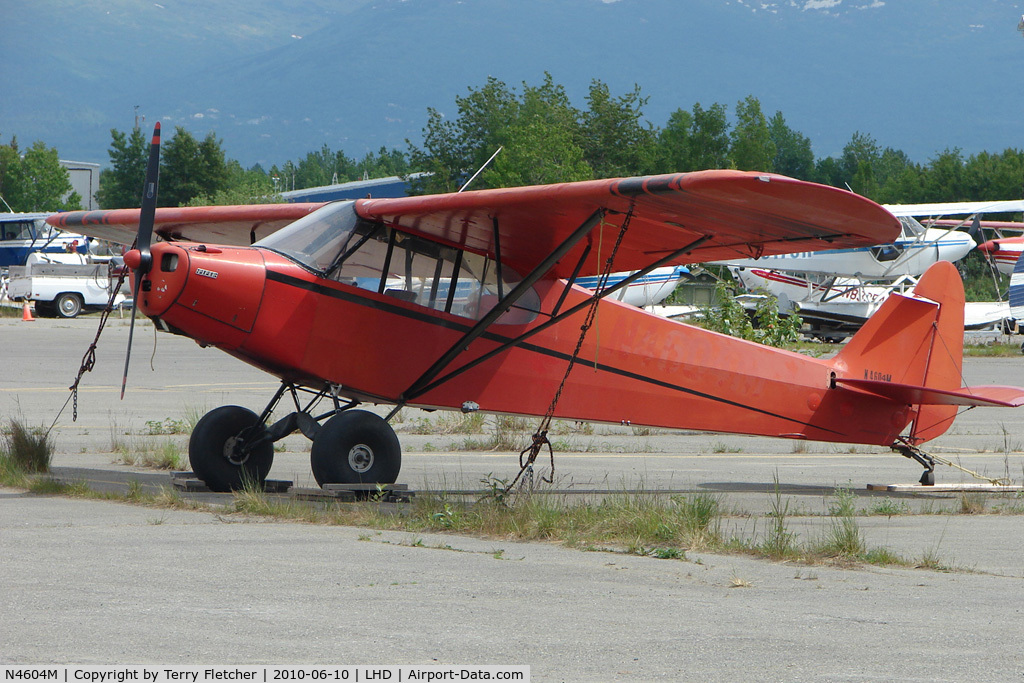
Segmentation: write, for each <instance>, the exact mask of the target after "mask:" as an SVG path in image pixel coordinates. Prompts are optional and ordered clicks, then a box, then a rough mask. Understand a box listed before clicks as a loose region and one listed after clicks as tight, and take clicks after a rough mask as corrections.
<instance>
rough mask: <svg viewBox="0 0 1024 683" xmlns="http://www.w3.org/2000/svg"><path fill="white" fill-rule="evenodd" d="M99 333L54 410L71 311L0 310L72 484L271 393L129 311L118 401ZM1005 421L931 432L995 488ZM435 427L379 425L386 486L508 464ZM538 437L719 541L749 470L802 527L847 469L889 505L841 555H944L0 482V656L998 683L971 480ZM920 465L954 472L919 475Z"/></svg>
mask: <svg viewBox="0 0 1024 683" xmlns="http://www.w3.org/2000/svg"><path fill="white" fill-rule="evenodd" d="M126 323H127V321H126V320H117V319H114V320H112V321H111V324H110V327H109V329H108V330H107V331H106V332H105V333H104V336H103V337H102V338H101V340H100V345H99V348H98V352H97V362H96V368H95V370H94V371H93V372H91V373H87V374H86V375H85V378H84V379H83V385H82V390H81V391H80V394H79V399H78V419H77V421H72V420H71V411H72V406H71V405H70V404H68V405H67V407H66V409H65V410H64V412H63V413H61V414H60V416H59V418H58V413H59V412H60V411H61V408H62V406H63V405H64V404H65V401H66V400H67V399H68V390H67V387H68V386H69V385H70V384H71V383H72V381H73V380H74V377H75V375H76V373H77V370H78V367H79V364H80V361H81V359H82V355H83V353H84V352H85V349H86V347H87V346H88V344H89V342H90V341H91V340H92V339H93V337H94V335H95V327H96V320H95V318H92V317H91V318H84V319H79V320H73V321H57V320H37V321H35V322H31V323H29V322H22V321H20V320H17V319H13V320H12V319H0V344H2V346H3V347H4V348H5V349H6V350H7V358H8V359H9V360H8V363H5V364H4V372H3V376H2V377H0V417H3V418H19V419H21V420H23V421H24V422H26V423H27V424H30V425H43V426H49V425H50V424H51V423H53V422H54V420H56V426H55V428H54V431H53V434H54V438H55V442H56V448H57V454H56V456H55V460H54V465H55V468H56V470H57V472H58V474H60V473H64V475H66V476H69V477H72V478H74V477H78V476H83V477H85V478H87V479H89V480H90V481H91V482H95V485H96V486H97V487H99V486H101V485H102V483H103V482H108V484H107V485H109V486H111V487H114V488H117V487H123V486H125V484H124V481H125V480H126V479H132V478H134V479H136V480H138V481H142V482H145V483H146V484H147V485H155V484H159V483H160V481H161V480H165V481H168V482H169V477H168V475H166V474H164V473H159V472H155V471H153V470H151V469H143V468H138V467H132V466H127V465H123V464H118V463H117V462H115V460H116V459H117V457H118V456H116V455H115V454H114V453H113V452H112V451H114V450H115V445H116V443H118V442H126V441H127V442H130V443H131V444H132V445H133V446H136V447H138V446H139V445H140V444H142V442H148V441H158V442H159V441H169V442H178V443H180V444H183V443H184V442H185V441H186V440H187V436H183V435H180V434H178V435H157V434H151V433H150V432H155V431H160V429H159V428H158V425H162V424H167V423H171V422H174V421H182V420H184V419H185V418H186V417H187V416H188V415H191V414H195V413H202V412H205V410H208V409H211V408H214V407H217V406H219V405H222V404H228V403H237V404H241V405H246V406H248V407H250V408H253V409H255V410H259V409H260V408H261V407H262V404H263V403H264V402H265V401H266V400H267V398H269V396H270V394H271V393H272V392H273V390H274V388H275V387H276V383H275V382H274V381H273V379H272V378H270V377H268V376H266V375H264V374H262V373H260V372H259V371H257V370H254V369H252V368H249V367H248V366H246V365H244V364H243V363H241V362H239V361H237V360H235V359H232V358H230V357H228V356H226V355H225V354H223V353H220V352H218V351H216V350H213V349H200V348H199V347H197V346H196V345H195V344H194V343H193V342H191V341H189V340H186V339H180V338H175V337H172V336H170V335H166V334H160V335H154V334H153V332H152V327H151V326H149V325H148V324H143V325H142V326H141V327H140V328H139V329H137V330H136V346H135V349H134V353H133V359H132V370H131V374H130V377H129V381H128V394H127V396H126V398H125V400H124V402H121V401H119V400H118V389H119V384H120V375H121V367H122V364H123V353H124V347H125V342H126V339H127V325H126ZM154 344H155V350H154ZM151 357H152V358H153V360H152V368H153V369H151V368H150V364H151V360H150V359H151ZM965 377H966V380H967V381H968V382H969V383H975V384H982V383H998V384H1017V385H1021V386H1024V358H1003V359H968V361H967V362H966V364H965ZM1022 418H1024V412H1021V411H1018V410H1006V409H987V410H986V409H976V410H972V411H968V412H967V413H965V414H964V415H963V416H962V417H960V418H958V421H957V423H956V424H955V425H954V427H953V429H952V430H951V431H950V433H949V434H947V435H946V436H944V437H942V438H941V439H939V440H938V441H936V442H935V443H934V444H933V450H934V451H935V452H936V453H939V454H941V455H944V457H947V458H950V459H953V460H955V461H957V462H959V463H960V464H962V465H964V466H965V467H968V468H971V469H975V470H981V471H984V472H986V473H987V474H989V475H991V476H1007V475H1008V476H1009V477H1010V478H1012V479H1013V480H1014V481H1015V483H1018V484H1019V483H1021V481H1022V479H1024V456H1022V454H1021V450H1022V449H1024V436H1022V434H1021V432H1022V430H1021V424H1022ZM439 420H440V418H439V416H438V414H432V415H427V414H409V415H407V416H405V417H404V419H403V422H401V423H399V424H398V429H399V436H400V439H401V441H402V444H403V450H404V454H403V473H402V476H401V477H400V480H399V481H400V482H403V483H406V484H408V485H409V486H410V487H411V488H413V489H419V490H424V489H429V490H443V489H473V488H479V487H480V486H481V483H480V482H481V479H486V478H491V479H492V480H493V479H499V478H506V479H510V478H511V477H513V476H514V475H515V473H516V472H517V471H518V464H517V458H516V456H515V454H512V453H510V452H493V453H492V452H464V451H461V450H459V449H460V448H461V446H462V445H463V442H464V441H465V440H466V439H467V438H471V437H468V436H465V435H461V434H440V433H437V432H438V431H441V430H439V429H435V430H433V431H431V430H430V429H425V428H422V427H423V426H424V424H425V423H426V422H427V421H430V422H431V424H432V425H434V426H437V425H438V424H440V423H439ZM562 429H563V432H564V433H563V434H562V435H561V436H560V438H561V439H562V440H563V446H565V447H569V448H571V449H572V450H573V451H575V452H565V451H560V452H559V453H558V454H557V455H556V472H555V476H556V482H557V484H556V485H557V487H558V488H559V489H560V490H563V491H579V490H588V491H592V490H605V489H621V488H630V489H638V488H643V489H645V490H654V489H658V490H671V491H710V492H714V493H716V494H719V495H720V496H721V497H722V501H723V504H724V505H725V506H726V507H727V508H729V509H731V510H733V511H735V513H736V514H734V515H730V516H729V517H728V518H727V523H728V524H730V525H733V527H734V529H733V530H734V531H735V532H737V533H740V534H743V533H746V534H749V535H756V534H757V533H761V532H763V528H760V529H759V528H757V525H758V524H762V525H763V524H764V517H763V515H764V513H765V511H767V510H768V509H769V508H770V505H771V502H772V499H773V497H774V490H775V486H776V482H777V484H778V488H779V490H780V491H781V493H782V495H783V498H784V500H785V501H787V502H788V503H789V504H790V506H791V508H790V511H791V513H794V512H800V513H806V514H805V515H803V516H793V517H791V518H790V520H789V523H790V530H791V531H793V532H794V533H796V534H798V535H799V536H800V537H802V538H812V537H814V535H815V534H820V533H821V528H822V525H823V524H825V523H827V518H824V517H821V516H820V515H821V514H822V513H824V512H826V511H827V510H828V508H829V506H830V505H832V504H833V503H834V500H835V496H834V493H835V488H836V487H837V486H841V487H849V488H850V489H851V490H852V491H853V492H854V493H855V495H856V497H857V505H858V507H859V508H860V509H862V510H871V509H876V510H877V509H879V508H881V507H882V506H885V507H886V509H894V510H899V511H902V514H893V515H891V516H886V515H879V514H875V515H873V516H867V517H858V518H857V520H858V523H859V525H860V527H861V529H862V531H863V533H864V536H865V540H866V541H867V543H868V545H869V546H872V547H874V546H881V547H886V548H889V549H891V550H892V551H893V552H895V553H897V554H899V555H900V556H902V557H906V558H925V557H930V558H933V559H938V560H939V564H941V565H943V566H946V567H951V568H952V569H953V570H952V571H934V570H929V569H904V568H878V567H832V566H805V565H797V564H787V563H777V562H770V561H767V560H759V559H752V558H749V557H745V556H738V555H714V554H706V553H692V552H691V553H687V559H686V560H659V559H655V558H652V557H637V556H632V555H625V554H621V553H612V552H583V551H580V550H575V549H568V548H563V547H560V546H557V545H553V544H540V543H517V542H510V541H508V540H507V539H476V538H467V537H462V536H451V535H439V534H411V533H401V532H382V533H378V532H376V531H372V530H365V529H357V528H348V527H326V526H315V525H307V524H296V523H284V522H265V521H262V522H261V521H253V520H248V521H240V520H239V519H238V518H237V516H234V515H232V516H228V515H222V514H218V513H217V512H215V511H214V512H208V511H206V512H188V511H179V510H157V509H150V508H142V507H135V506H131V505H127V504H122V503H111V502H103V501H86V500H76V499H66V498H59V497H42V496H32V495H27V494H25V493H23V492H21V491H16V490H11V489H0V664H22V663H37V664H38V663H80V664H126V663H163V664H245V663H296V664H297V663H302V664H316V663H330V664H403V663H410V664H432V663H458V664H526V665H529V666H531V672H532V676H533V680H537V681H549V680H566V681H590V680H598V681H605V680H609V681H610V680H636V681H642V680H687V681H690V680H692V681H734V680H764V681H777V680H792V681H805V680H808V681H809V680H829V681H881V680H884V681H891V680H928V681H945V680H949V681H962V680H979V681H981V680H986V681H987V680H991V681H1006V680H1020V679H1021V678H1022V677H1024V655H1022V652H1021V648H1020V646H1019V634H1020V633H1021V630H1022V626H1024V614H1022V612H1024V597H1022V596H1021V593H1022V591H1021V588H1022V587H1024V586H1022V584H1024V555H1022V553H1021V546H1022V541H1024V528H1022V527H1024V525H1022V524H1021V516H1020V515H1019V514H1016V513H1017V512H1018V511H1019V510H1021V509H1024V499H1022V498H1020V497H1019V496H1014V495H1003V496H999V497H994V496H989V495H985V496H980V495H979V496H974V498H980V499H981V505H982V506H983V507H984V509H985V510H986V512H987V513H988V514H973V515H967V514H961V513H960V509H961V507H962V501H963V497H962V496H961V495H960V494H955V493H916V494H884V493H877V492H869V491H867V490H866V484H869V483H875V484H883V483H884V484H888V483H912V482H914V481H916V479H917V477H918V475H919V474H920V471H919V467H918V466H917V465H916V464H915V463H913V462H911V461H909V460H906V459H904V458H901V457H899V456H896V455H894V454H892V453H889V452H887V451H886V450H885V449H872V448H866V447H858V448H855V449H852V450H851V449H848V448H846V447H843V446H832V445H827V444H805V445H799V446H798V445H795V444H794V443H793V442H790V441H781V440H772V439H755V438H749V437H738V436H728V435H717V434H712V435H708V434H692V433H683V434H680V433H665V432H657V431H655V432H652V433H646V432H645V431H643V430H631V429H628V428H620V427H601V426H597V427H593V428H581V429H574V428H573V427H572V426H570V425H567V426H563V427H562ZM420 431H426V432H428V433H424V434H420V433H417V432H420ZM82 472H84V473H85V474H84V475H83V474H81V473H82ZM271 476H272V477H274V478H281V479H289V480H292V481H294V482H295V483H296V484H298V485H308V484H309V483H310V481H311V479H310V475H309V465H308V442H307V441H305V439H304V438H303V437H301V436H293V437H289V438H288V439H287V440H286V441H285V450H284V451H283V452H280V453H278V454H277V455H276V459H275V465H274V470H273V471H272V473H271ZM937 478H938V481H939V482H940V483H953V482H960V481H970V479H969V477H966V475H963V474H962V473H960V472H958V471H956V470H953V469H950V468H942V467H940V469H939V470H938V477H937ZM566 495H586V494H566ZM972 499H973V498H972ZM214 500H216V497H214ZM994 510H1000V511H1002V514H991V512H992V511H994ZM909 512H919V513H929V514H907V513H909Z"/></svg>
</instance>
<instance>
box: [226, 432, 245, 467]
mask: <svg viewBox="0 0 1024 683" xmlns="http://www.w3.org/2000/svg"><path fill="white" fill-rule="evenodd" d="M244 446H245V440H243V439H241V438H240V437H237V436H232V437H229V438H228V440H227V441H225V442H224V458H225V459H226V460H227V461H228V462H229V463H231V464H232V465H236V466H238V467H241V466H242V465H244V464H245V462H246V460H248V459H249V451H248V450H247V449H246V448H244Z"/></svg>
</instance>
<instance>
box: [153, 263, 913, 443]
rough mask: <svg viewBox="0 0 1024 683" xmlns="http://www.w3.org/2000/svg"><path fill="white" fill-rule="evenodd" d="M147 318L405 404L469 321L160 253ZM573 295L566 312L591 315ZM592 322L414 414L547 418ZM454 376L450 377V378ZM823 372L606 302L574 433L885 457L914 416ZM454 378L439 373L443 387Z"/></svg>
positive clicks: (487, 342)
mask: <svg viewBox="0 0 1024 683" xmlns="http://www.w3.org/2000/svg"><path fill="white" fill-rule="evenodd" d="M564 288H565V283H564V281H558V280H541V281H540V282H539V283H538V284H537V285H536V286H535V290H536V293H537V295H538V297H539V299H540V311H541V314H540V315H539V316H537V317H536V319H534V320H532V321H531V322H529V323H526V324H514V321H513V324H500V320H499V324H495V325H492V326H491V327H490V328H489V329H488V331H487V332H486V333H485V334H484V335H483V336H482V337H481V338H479V339H477V340H476V341H474V342H472V343H471V344H470V345H469V347H468V349H466V350H465V351H464V352H463V353H462V354H461V355H460V356H459V357H458V358H456V360H455V361H454V362H453V363H452V364H451V367H450V368H448V369H447V370H454V369H456V368H458V367H460V366H461V365H463V364H465V363H467V362H470V361H472V360H473V359H474V358H477V357H479V356H480V355H482V354H484V353H486V352H487V351H489V350H491V349H493V348H495V347H497V346H498V345H500V344H502V343H503V342H505V341H508V340H509V339H512V338H515V337H517V336H519V335H520V334H522V333H523V332H525V331H527V330H529V329H530V328H532V327H535V326H537V325H540V324H542V323H543V322H545V321H546V320H547V319H548V316H547V315H546V314H550V312H551V311H552V309H553V308H554V307H555V306H556V303H557V302H558V300H559V298H560V297H561V295H562V293H563V292H564ZM142 290H143V291H142V292H141V294H140V296H139V297H138V298H139V307H140V309H141V310H142V311H143V312H144V313H145V314H146V315H148V316H150V317H153V318H155V319H157V320H158V321H159V322H161V323H163V324H165V325H166V326H167V327H168V328H170V329H171V330H173V331H178V332H181V333H184V334H187V335H188V336H190V337H193V338H195V339H196V340H197V341H198V342H200V343H202V344H205V345H213V346H217V347H219V348H221V349H223V350H224V351H226V352H228V353H230V354H232V355H234V356H237V357H239V358H241V359H243V360H245V361H246V362H248V363H251V364H253V365H255V366H257V367H260V368H262V369H264V370H266V371H268V372H270V373H272V374H274V375H276V376H278V377H280V378H282V379H285V380H288V381H292V382H296V383H300V384H305V385H308V386H312V387H315V388H320V387H322V386H324V385H325V384H327V383H329V384H333V385H337V386H338V387H339V394H341V395H343V396H351V397H354V398H358V399H361V400H370V401H376V402H382V403H396V402H402V401H403V400H404V399H403V394H404V392H406V391H407V390H408V389H409V387H410V386H411V385H412V384H413V383H414V382H416V380H417V379H418V378H419V377H420V376H421V375H422V374H423V373H424V372H425V371H426V370H427V369H428V368H429V367H430V366H431V365H432V364H433V363H434V362H435V361H436V360H437V359H438V358H439V357H441V356H442V355H444V354H445V352H447V351H448V350H449V348H450V347H452V345H453V344H456V343H457V342H458V340H459V339H460V338H461V337H462V335H463V334H464V333H465V332H466V331H467V330H468V329H470V327H471V326H472V324H473V323H474V321H473V320H471V319H467V318H466V317H462V316H457V315H453V314H449V313H445V312H444V311H438V310H434V309H431V308H427V307H425V306H421V305H418V304H416V303H411V302H408V301H404V300H401V299H400V298H396V297H395V296H393V295H390V294H388V293H378V292H377V291H368V290H367V289H360V288H357V287H355V286H352V285H348V284H343V283H341V282H336V281H333V280H328V279H325V278H323V277H320V276H318V275H317V274H315V273H313V272H311V271H310V270H308V269H306V268H304V267H302V266H300V265H298V264H297V263H295V262H293V261H292V260H290V259H287V258H285V257H284V256H281V255H279V254H277V253H275V252H273V251H270V250H267V249H262V248H256V247H253V248H241V247H214V246H204V245H195V244H188V243H173V244H172V243H161V244H156V245H154V247H153V267H152V270H151V271H150V272H149V273H148V274H147V275H146V276H145V278H144V279H143V285H142ZM586 297H587V293H586V292H585V291H583V290H579V289H576V288H573V290H572V291H570V292H569V294H568V297H567V298H566V299H565V301H564V302H563V304H562V309H561V310H566V309H567V308H568V307H569V306H571V305H574V304H576V303H579V302H580V301H583V300H585V299H586ZM584 315H585V313H584V311H581V312H579V313H578V314H574V315H573V316H571V317H569V318H568V319H566V320H565V321H563V322H560V323H558V324H556V325H553V326H551V327H550V328H548V329H546V330H544V331H542V332H540V333H538V334H536V335H535V336H533V337H530V338H529V339H528V340H526V341H525V342H523V343H521V344H519V345H517V346H515V347H513V348H510V349H508V350H505V351H503V352H502V353H500V354H498V355H497V356H495V357H493V358H491V359H489V360H487V361H485V362H483V363H481V364H479V365H477V366H475V367H473V368H472V369H469V370H467V371H466V372H464V373H461V374H459V375H457V376H455V377H454V378H452V379H450V380H448V381H446V382H444V383H442V384H440V385H438V386H435V387H434V388H431V389H429V390H428V391H426V392H425V393H423V394H422V395H419V396H416V397H414V398H412V399H411V400H408V404H409V405H415V406H421V407H431V408H456V409H457V408H459V407H460V406H462V405H463V404H464V402H467V401H472V402H475V403H476V404H478V405H479V406H480V409H481V410H483V411H487V412H496V413H514V414H524V415H542V414H544V413H545V411H546V410H547V409H548V407H549V405H550V404H551V400H552V397H553V395H554V394H555V392H556V390H557V388H558V385H559V383H560V382H561V380H562V377H563V375H564V373H565V369H566V365H567V363H568V361H569V358H570V356H571V354H572V352H573V350H574V348H575V347H576V344H577V341H578V339H579V336H580V325H581V323H582V322H583V319H584ZM447 370H446V372H447ZM837 370H838V371H842V370H843V368H841V367H839V368H837V367H836V363H835V362H834V361H824V360H819V359H814V358H810V357H807V356H803V355H799V354H795V353H790V352H787V351H783V350H778V349H772V348H768V347H764V346H761V345H758V344H754V343H751V342H746V341H743V340H738V339H734V338H731V337H726V336H723V335H720V334H716V333H713V332H709V331H706V330H702V329H699V328H696V327H691V326H688V325H684V324H681V323H678V322H675V321H671V320H667V319H664V318H661V317H658V316H656V315H653V314H650V313H647V312H645V311H642V310H640V309H636V308H634V307H631V306H628V305H625V304H621V303H619V302H616V301H612V300H609V299H604V300H602V301H601V302H600V303H599V308H598V314H597V319H596V323H595V325H594V327H593V328H592V329H591V330H590V332H589V334H588V336H587V338H586V341H585V343H584V345H583V347H582V350H581V353H580V355H579V360H578V363H577V365H576V367H575V368H574V369H573V371H572V373H571V374H570V376H569V380H568V382H567V383H566V386H565V389H564V391H563V393H562V395H561V399H560V401H559V403H558V407H557V411H556V416H557V417H560V418H564V419H572V420H586V421H597V422H606V423H624V424H638V425H650V426H659V427H668V428H678V429H698V430H703V431H719V432H735V433H743V434H758V435H767V436H782V437H790V438H806V439H813V440H821V441H838V442H848V443H868V444H880V445H889V444H891V443H893V440H894V439H895V438H896V436H897V435H898V434H899V433H900V432H901V431H902V430H903V429H904V428H905V427H906V426H907V424H908V423H909V422H910V420H911V419H912V418H913V417H914V412H913V410H911V409H909V408H908V406H906V405H904V404H899V403H897V402H894V401H892V400H889V399H884V398H881V397H878V396H872V395H869V394H864V393H860V392H856V391H850V390H842V389H835V388H833V387H832V382H831V378H832V376H833V373H835V372H837ZM442 374H444V373H442Z"/></svg>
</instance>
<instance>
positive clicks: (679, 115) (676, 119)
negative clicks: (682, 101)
mask: <svg viewBox="0 0 1024 683" xmlns="http://www.w3.org/2000/svg"><path fill="white" fill-rule="evenodd" d="M692 129H693V115H692V114H691V113H690V112H688V111H686V110H685V109H676V110H675V111H674V112H672V114H671V115H669V117H668V123H667V124H665V127H664V128H662V129H661V130H660V131H659V132H658V150H657V172H658V173H683V172H686V171H690V170H692V169H693V162H692V160H691V158H690V146H691V145H690V135H691V134H692Z"/></svg>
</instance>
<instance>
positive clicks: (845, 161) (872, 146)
mask: <svg viewBox="0 0 1024 683" xmlns="http://www.w3.org/2000/svg"><path fill="white" fill-rule="evenodd" d="M881 154H882V153H881V149H880V148H879V146H878V142H877V141H876V140H875V139H874V138H873V137H871V136H870V135H867V134H866V133H861V132H860V131H857V132H855V133H854V134H853V136H852V137H851V138H850V141H849V142H847V143H846V146H845V147H843V153H842V156H840V157H839V168H840V171H841V173H842V177H841V178H840V179H839V180H840V182H839V186H840V187H844V186H845V185H847V184H850V185H851V186H852V183H853V180H854V176H855V175H857V172H858V171H862V168H863V166H862V165H863V164H865V163H866V164H867V165H868V166H869V167H871V168H872V169H874V166H875V164H877V163H878V160H879V159H880V158H881ZM862 173H863V171H862ZM854 191H856V190H854Z"/></svg>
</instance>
